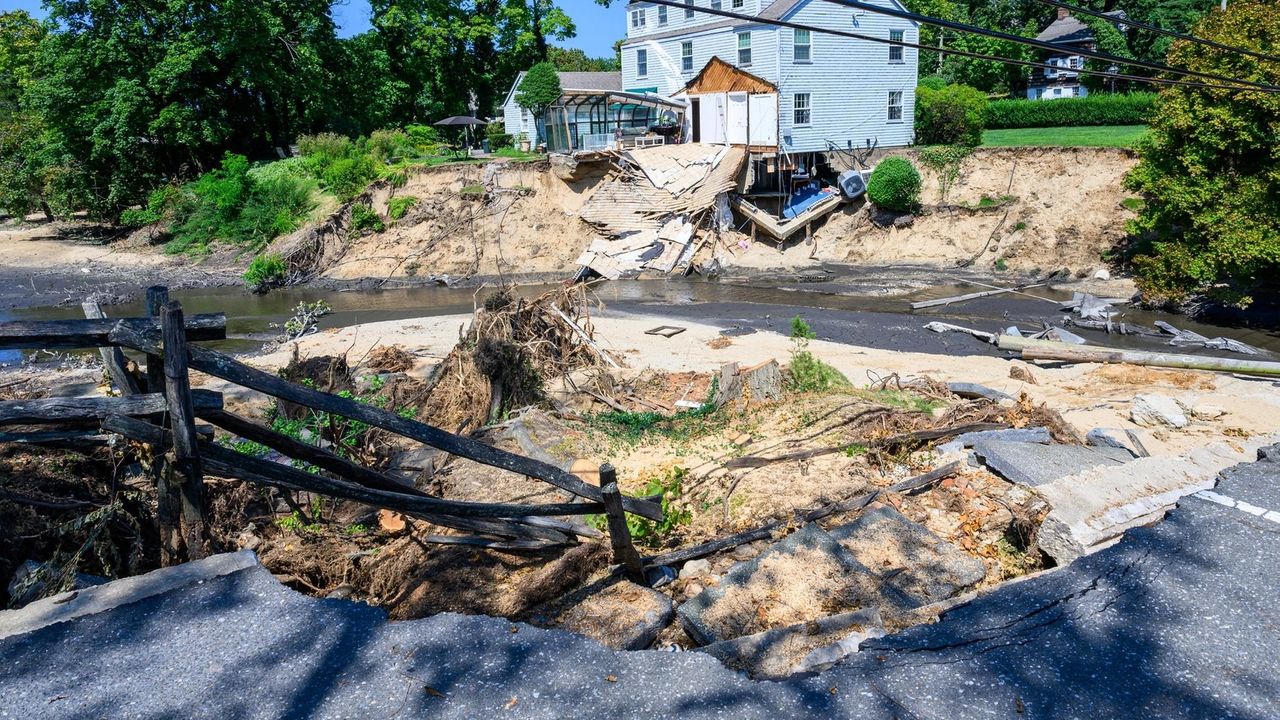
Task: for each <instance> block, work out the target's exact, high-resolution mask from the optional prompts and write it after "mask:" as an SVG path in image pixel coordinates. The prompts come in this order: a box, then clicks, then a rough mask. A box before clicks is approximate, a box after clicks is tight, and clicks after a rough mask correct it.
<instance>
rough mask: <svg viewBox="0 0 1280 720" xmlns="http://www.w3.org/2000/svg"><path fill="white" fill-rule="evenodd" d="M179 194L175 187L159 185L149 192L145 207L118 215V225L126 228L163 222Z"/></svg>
mask: <svg viewBox="0 0 1280 720" xmlns="http://www.w3.org/2000/svg"><path fill="white" fill-rule="evenodd" d="M180 194H181V190H180V189H179V188H178V186H176V185H161V186H160V187H158V188H156V189H155V190H152V191H151V195H149V196H148V197H147V204H146V205H145V206H143V207H140V208H131V209H129V210H125V211H124V212H122V213H120V224H121V225H126V226H128V227H143V226H144V225H151V224H152V223H158V222H160V221H162V220H165V219H167V218H168V217H169V215H170V213H171V212H172V210H173V205H174V203H175V202H177V200H178V197H179V195H180Z"/></svg>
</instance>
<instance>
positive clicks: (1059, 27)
mask: <svg viewBox="0 0 1280 720" xmlns="http://www.w3.org/2000/svg"><path fill="white" fill-rule="evenodd" d="M1106 14H1107V15H1110V16H1113V17H1118V18H1122V19H1123V18H1124V17H1125V14H1124V11H1122V10H1114V11H1112V12H1109V13H1106ZM1117 27H1119V29H1120V30H1121V31H1122V32H1123V26H1117ZM1036 40H1039V41H1041V42H1047V43H1053V44H1054V45H1058V46H1061V48H1062V49H1061V51H1059V52H1055V53H1049V54H1048V55H1047V56H1046V57H1045V59H1044V61H1045V63H1047V64H1049V65H1052V66H1053V67H1052V68H1051V69H1049V68H1035V69H1033V70H1032V71H1031V79H1030V81H1029V82H1028V84H1027V98H1028V99H1031V100H1055V99H1057V98H1065V97H1085V96H1087V95H1088V94H1089V89H1088V88H1087V87H1085V86H1084V84H1083V83H1082V82H1081V81H1080V70H1081V69H1083V68H1084V57H1083V56H1082V55H1080V54H1079V51H1080V50H1082V49H1083V50H1095V49H1097V42H1096V40H1095V39H1094V37H1093V30H1092V29H1091V28H1090V27H1089V26H1088V25H1086V24H1084V23H1083V22H1081V21H1080V19H1079V18H1077V17H1075V16H1074V15H1072V14H1071V13H1070V12H1069V11H1067V9H1066V8H1058V17H1057V19H1055V20H1054V21H1053V22H1052V23H1050V24H1049V27H1047V28H1045V29H1044V30H1043V31H1042V32H1041V33H1040V34H1039V35H1037V36H1036Z"/></svg>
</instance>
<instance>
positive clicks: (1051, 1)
mask: <svg viewBox="0 0 1280 720" xmlns="http://www.w3.org/2000/svg"><path fill="white" fill-rule="evenodd" d="M1040 2H1042V3H1044V4H1046V5H1052V6H1054V7H1059V8H1062V9H1063V10H1070V11H1071V12H1073V13H1080V14H1081V15H1092V16H1093V17H1096V18H1102V19H1103V20H1108V21H1110V22H1113V23H1118V24H1120V25H1127V26H1129V27H1135V28H1139V29H1142V30H1148V31H1150V32H1153V33H1157V34H1159V35H1164V36H1166V37H1171V38H1177V39H1179V40H1186V41H1188V42H1193V43H1199V44H1200V45H1207V46H1209V47H1212V48H1217V49H1219V50H1226V51H1228V52H1233V53H1240V54H1241V55H1249V56H1251V57H1255V58H1258V59H1259V60H1267V61H1269V62H1280V57H1277V56H1275V55H1268V54H1266V53H1260V52H1255V51H1253V50H1248V49H1246V48H1242V47H1236V46H1234V45H1224V44H1222V43H1220V42H1216V41H1214V40H1207V39H1205V38H1202V37H1196V36H1195V35H1185V34H1183V33H1179V32H1174V31H1172V30H1165V29H1164V28H1162V27H1158V26H1156V25H1148V24H1147V23H1141V22H1138V21H1136V20H1129V19H1128V18H1124V17H1118V16H1115V15H1108V14H1106V13H1105V12H1099V11H1098V10H1090V9H1089V8H1083V7H1078V6H1076V5H1068V4H1066V3H1064V2H1058V0H1040Z"/></svg>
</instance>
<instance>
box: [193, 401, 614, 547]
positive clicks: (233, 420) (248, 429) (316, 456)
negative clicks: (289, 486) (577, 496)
mask: <svg viewBox="0 0 1280 720" xmlns="http://www.w3.org/2000/svg"><path fill="white" fill-rule="evenodd" d="M197 414H198V415H199V416H200V417H201V418H203V419H205V420H208V421H209V422H211V423H213V424H214V425H217V426H218V427H220V428H222V429H223V430H226V431H228V432H231V433H235V434H236V435H238V436H240V437H242V438H245V439H246V440H252V441H253V442H256V443H260V444H262V445H265V446H267V447H269V448H271V449H272V450H275V451H277V452H280V453H283V454H285V455H288V456H289V457H291V458H293V459H295V460H302V461H304V462H308V463H311V464H312V465H315V466H316V467H318V468H320V469H322V470H327V471H329V472H331V473H333V474H335V475H337V476H338V477H340V478H342V479H344V480H349V481H351V482H353V483H356V484H357V485H363V486H365V487H367V488H372V489H374V490H385V491H387V492H394V493H401V494H404V495H416V496H418V497H431V496H430V495H428V494H426V493H424V492H422V491H421V490H419V489H417V488H415V487H413V486H411V485H404V484H402V483H398V482H396V481H395V480H392V479H391V478H389V477H387V476H386V475H383V474H382V473H380V472H378V471H376V470H372V469H370V468H367V467H365V466H363V465H359V464H357V463H354V462H351V461H350V460H348V459H346V458H344V457H342V456H340V455H335V454H334V453H331V452H329V451H328V450H325V449H323V448H319V447H316V446H315V445H309V444H307V443H304V442H300V441H298V440H294V439H293V438H291V437H289V436H287V435H282V434H280V433H278V432H275V431H274V430H269V429H267V428H264V427H262V426H261V425H258V424H257V423H254V422H252V421H251V420H247V419H245V418H242V417H240V416H239V415H235V414H234V413H229V412H226V411H225V410H212V411H208V412H201V413H197ZM413 517H416V518H418V519H420V520H425V521H427V522H429V523H432V524H433V525H439V526H441V527H450V528H454V529H455V530H469V531H473V532H486V533H492V534H496V535H508V536H517V537H521V536H524V537H538V538H543V539H547V540H552V541H558V540H564V539H566V538H565V535H564V534H563V533H560V532H556V531H557V530H566V529H572V528H571V526H568V524H567V523H561V524H557V525H556V526H554V527H552V528H551V531H550V532H539V531H537V530H533V529H529V530H524V529H516V528H513V527H511V523H509V522H494V521H488V520H474V519H470V518H454V517H449V516H442V515H432V514H429V513H414V514H413ZM585 530H586V532H588V533H591V532H595V531H593V530H592V529H591V528H585Z"/></svg>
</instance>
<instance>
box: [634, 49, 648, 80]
mask: <svg viewBox="0 0 1280 720" xmlns="http://www.w3.org/2000/svg"><path fill="white" fill-rule="evenodd" d="M648 74H649V51H648V50H636V77H644V76H646V75H648Z"/></svg>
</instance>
